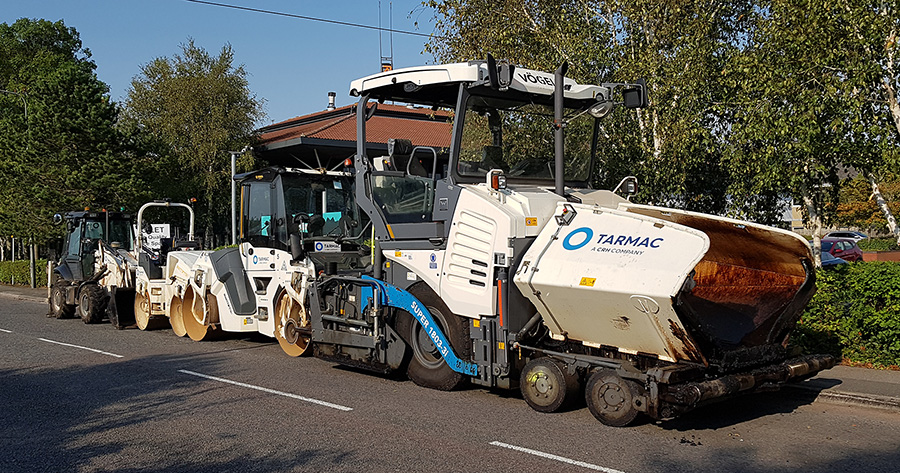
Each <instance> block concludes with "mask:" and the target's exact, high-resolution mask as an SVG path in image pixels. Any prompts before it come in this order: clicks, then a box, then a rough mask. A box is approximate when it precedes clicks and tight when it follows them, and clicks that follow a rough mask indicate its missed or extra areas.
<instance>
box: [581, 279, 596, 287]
mask: <svg viewBox="0 0 900 473" xmlns="http://www.w3.org/2000/svg"><path fill="white" fill-rule="evenodd" d="M595 282H597V278H581V282H580V283H578V285H579V286H590V287H594V283H595Z"/></svg>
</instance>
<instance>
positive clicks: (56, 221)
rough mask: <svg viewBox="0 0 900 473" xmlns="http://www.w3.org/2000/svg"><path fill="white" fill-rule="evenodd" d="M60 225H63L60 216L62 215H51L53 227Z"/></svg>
mask: <svg viewBox="0 0 900 473" xmlns="http://www.w3.org/2000/svg"><path fill="white" fill-rule="evenodd" d="M61 223H63V216H62V214H53V224H54V225H59V224H61Z"/></svg>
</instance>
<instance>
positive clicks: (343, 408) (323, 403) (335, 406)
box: [178, 370, 353, 411]
mask: <svg viewBox="0 0 900 473" xmlns="http://www.w3.org/2000/svg"><path fill="white" fill-rule="evenodd" d="M178 372H179V373H184V374H189V375H191V376H197V377H200V378H205V379H211V380H213V381H219V382H220V383H228V384H233V385H235V386H240V387H242V388H249V389H255V390H257V391H262V392H265V393H269V394H277V395H279V396H285V397H289V398H293V399H299V400H301V401H305V402H310V403H313V404H318V405H320V406H325V407H330V408H332V409H337V410H339V411H352V410H353V408H352V407H347V406H342V405H340V404H333V403H330V402H327V401H320V400H318V399H312V398H309V397H304V396H300V395H297V394H292V393H286V392H283V391H276V390H274V389H269V388H264V387H261V386H254V385H252V384H247V383H240V382H237V381H232V380H230V379H225V378H218V377H216V376H210V375H208V374H203V373H197V372H195V371H188V370H178Z"/></svg>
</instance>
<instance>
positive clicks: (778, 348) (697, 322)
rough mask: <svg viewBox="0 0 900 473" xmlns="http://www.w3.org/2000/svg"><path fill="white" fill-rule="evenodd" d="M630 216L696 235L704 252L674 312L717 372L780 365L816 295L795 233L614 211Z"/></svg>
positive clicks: (651, 210) (634, 208)
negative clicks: (703, 241) (705, 245)
mask: <svg viewBox="0 0 900 473" xmlns="http://www.w3.org/2000/svg"><path fill="white" fill-rule="evenodd" d="M619 209H621V210H626V211H627V212H629V213H633V214H638V215H643V216H646V217H651V218H658V219H660V220H665V221H666V222H671V223H676V224H680V225H684V226H687V227H690V228H693V229H695V230H699V231H701V232H703V233H704V234H705V235H706V236H707V237H708V238H709V242H710V247H709V250H708V251H707V253H706V254H705V255H704V257H703V259H702V260H701V261H700V262H699V263H698V264H697V266H696V267H695V268H694V275H693V278H692V279H693V281H692V283H691V285H692V286H693V287H692V288H691V290H690V291H682V292H681V293H680V294H679V297H678V298H677V300H676V310H677V312H678V314H679V316H680V317H681V320H682V322H683V323H684V324H685V325H686V327H687V328H688V332H689V333H690V335H691V337H692V339H693V340H694V341H695V343H696V344H697V346H698V348H700V349H701V351H702V352H703V353H704V354H705V355H706V356H707V357H709V358H710V360H711V361H714V362H715V364H717V365H719V367H720V368H721V369H722V370H723V371H732V370H735V369H739V368H741V367H742V366H751V365H758V364H763V363H765V362H769V361H774V360H777V359H780V358H784V357H785V356H786V355H785V353H784V346H786V345H787V340H788V337H789V335H790V333H791V330H793V328H794V326H795V325H796V323H797V320H798V319H799V317H800V315H801V314H802V313H803V309H804V308H805V307H806V304H807V303H808V302H809V300H810V299H811V298H812V296H813V294H814V292H815V271H814V268H813V264H812V253H811V249H810V246H809V244H808V243H807V241H806V240H804V239H803V238H802V237H800V236H799V235H797V234H796V233H793V232H789V231H787V230H781V229H777V228H772V227H767V226H763V225H757V224H753V223H750V222H745V221H741V220H734V219H727V218H722V217H715V216H712V215H706V214H700V213H695V212H687V211H682V210H673V209H667V208H661V207H652V206H646V205H637V204H630V203H626V204H621V205H620V206H619Z"/></svg>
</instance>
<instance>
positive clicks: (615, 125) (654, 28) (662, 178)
mask: <svg viewBox="0 0 900 473" xmlns="http://www.w3.org/2000/svg"><path fill="white" fill-rule="evenodd" d="M429 5H430V6H431V7H432V8H434V9H435V12H436V19H435V20H436V21H435V22H436V28H437V30H438V35H436V36H435V39H434V40H432V41H431V42H430V43H429V44H428V46H427V48H426V50H428V51H429V52H432V53H434V54H435V56H436V57H438V59H439V60H442V61H447V60H469V59H478V58H484V57H485V56H486V55H487V53H489V52H490V53H493V54H494V55H495V56H497V57H502V58H506V59H508V60H510V62H513V63H518V64H523V65H525V66H526V67H530V68H536V69H543V70H554V69H556V67H557V66H558V65H559V64H560V63H561V62H562V61H564V60H565V61H568V62H569V64H570V74H569V75H570V76H571V77H573V78H575V79H576V80H578V81H580V82H589V83H597V82H632V81H634V80H635V79H637V78H641V77H643V78H645V79H646V80H647V84H648V88H649V95H650V107H649V108H648V109H645V110H641V111H631V112H626V111H619V112H617V113H616V114H614V115H612V116H610V117H607V118H606V119H605V120H604V122H603V125H602V126H603V136H604V138H603V142H602V143H601V145H602V147H601V163H600V168H599V169H598V172H597V173H595V174H596V175H598V181H597V183H596V184H597V185H598V186H601V187H612V186H615V185H616V183H618V181H619V180H620V179H621V178H622V177H624V176H625V175H628V174H636V175H637V176H638V177H639V179H640V181H641V183H642V186H641V188H642V192H641V194H642V195H641V197H642V198H643V199H645V200H652V201H656V202H660V203H667V204H670V205H677V206H680V207H684V208H688V209H692V210H700V211H707V212H721V211H724V210H725V203H726V199H725V190H726V188H727V185H728V179H727V178H728V176H727V174H726V173H725V172H723V169H722V166H721V156H722V148H723V144H722V142H721V140H720V138H719V137H718V135H719V134H720V133H721V130H720V129H721V128H724V126H725V125H724V123H725V119H726V118H727V117H722V116H720V114H721V109H719V108H717V107H716V104H717V103H719V102H721V101H722V98H721V97H722V94H723V92H722V89H723V87H722V86H721V74H720V71H721V69H722V67H723V64H724V63H725V61H727V60H728V58H729V57H730V56H732V55H734V54H737V53H738V52H739V50H740V49H739V47H738V46H739V43H740V34H741V32H742V30H741V28H742V25H743V24H744V22H745V21H746V20H745V18H746V14H745V13H746V10H747V9H748V8H749V6H748V5H747V4H746V2H740V1H728V0H708V1H702V2H693V1H686V0H685V1H676V2H663V3H662V4H660V3H659V2H652V1H637V2H635V1H627V2H626V1H611V2H600V1H591V0H565V1H558V0H553V1H551V0H529V1H524V2H521V1H517V2H513V1H506V2H491V1H487V0H449V1H441V2H439V1H436V0H435V1H431V2H430V3H429Z"/></svg>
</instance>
